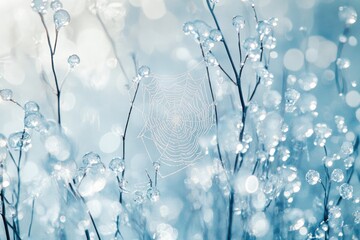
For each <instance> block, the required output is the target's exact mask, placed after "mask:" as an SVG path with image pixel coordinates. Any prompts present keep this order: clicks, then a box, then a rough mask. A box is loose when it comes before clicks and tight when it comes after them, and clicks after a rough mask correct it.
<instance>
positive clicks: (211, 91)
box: [200, 44, 225, 169]
mask: <svg viewBox="0 0 360 240" xmlns="http://www.w3.org/2000/svg"><path fill="white" fill-rule="evenodd" d="M200 50H201V55H202V57H203V58H204V59H205V53H204V49H203V47H202V45H201V44H200ZM206 75H207V79H208V83H209V88H210V94H211V100H212V102H213V104H214V113H215V126H216V148H217V152H218V156H219V160H220V162H221V165H222V167H223V168H224V169H225V166H224V162H223V159H222V155H221V149H220V144H219V116H218V111H217V106H216V102H215V96H214V91H213V87H212V84H211V79H210V72H209V67H208V66H206Z"/></svg>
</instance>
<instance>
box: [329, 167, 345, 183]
mask: <svg viewBox="0 0 360 240" xmlns="http://www.w3.org/2000/svg"><path fill="white" fill-rule="evenodd" d="M331 180H332V181H334V182H342V181H343V180H344V172H343V171H342V170H341V169H339V168H336V169H334V170H333V171H332V173H331Z"/></svg>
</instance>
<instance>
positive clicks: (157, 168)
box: [153, 161, 160, 171]
mask: <svg viewBox="0 0 360 240" xmlns="http://www.w3.org/2000/svg"><path fill="white" fill-rule="evenodd" d="M153 167H154V169H155V171H159V169H160V162H158V161H155V162H153Z"/></svg>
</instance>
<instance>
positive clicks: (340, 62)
mask: <svg viewBox="0 0 360 240" xmlns="http://www.w3.org/2000/svg"><path fill="white" fill-rule="evenodd" d="M336 65H337V66H338V68H339V69H347V68H349V67H350V65H351V62H350V60H349V59H347V58H338V59H337V60H336Z"/></svg>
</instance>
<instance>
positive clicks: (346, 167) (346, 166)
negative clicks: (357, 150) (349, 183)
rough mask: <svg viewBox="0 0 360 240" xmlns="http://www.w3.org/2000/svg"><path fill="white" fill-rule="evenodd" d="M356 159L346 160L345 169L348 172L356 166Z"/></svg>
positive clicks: (348, 158)
mask: <svg viewBox="0 0 360 240" xmlns="http://www.w3.org/2000/svg"><path fill="white" fill-rule="evenodd" d="M354 161H355V159H354V157H347V158H345V159H344V166H345V169H346V170H348V169H350V168H351V167H352V166H353V165H354Z"/></svg>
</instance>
